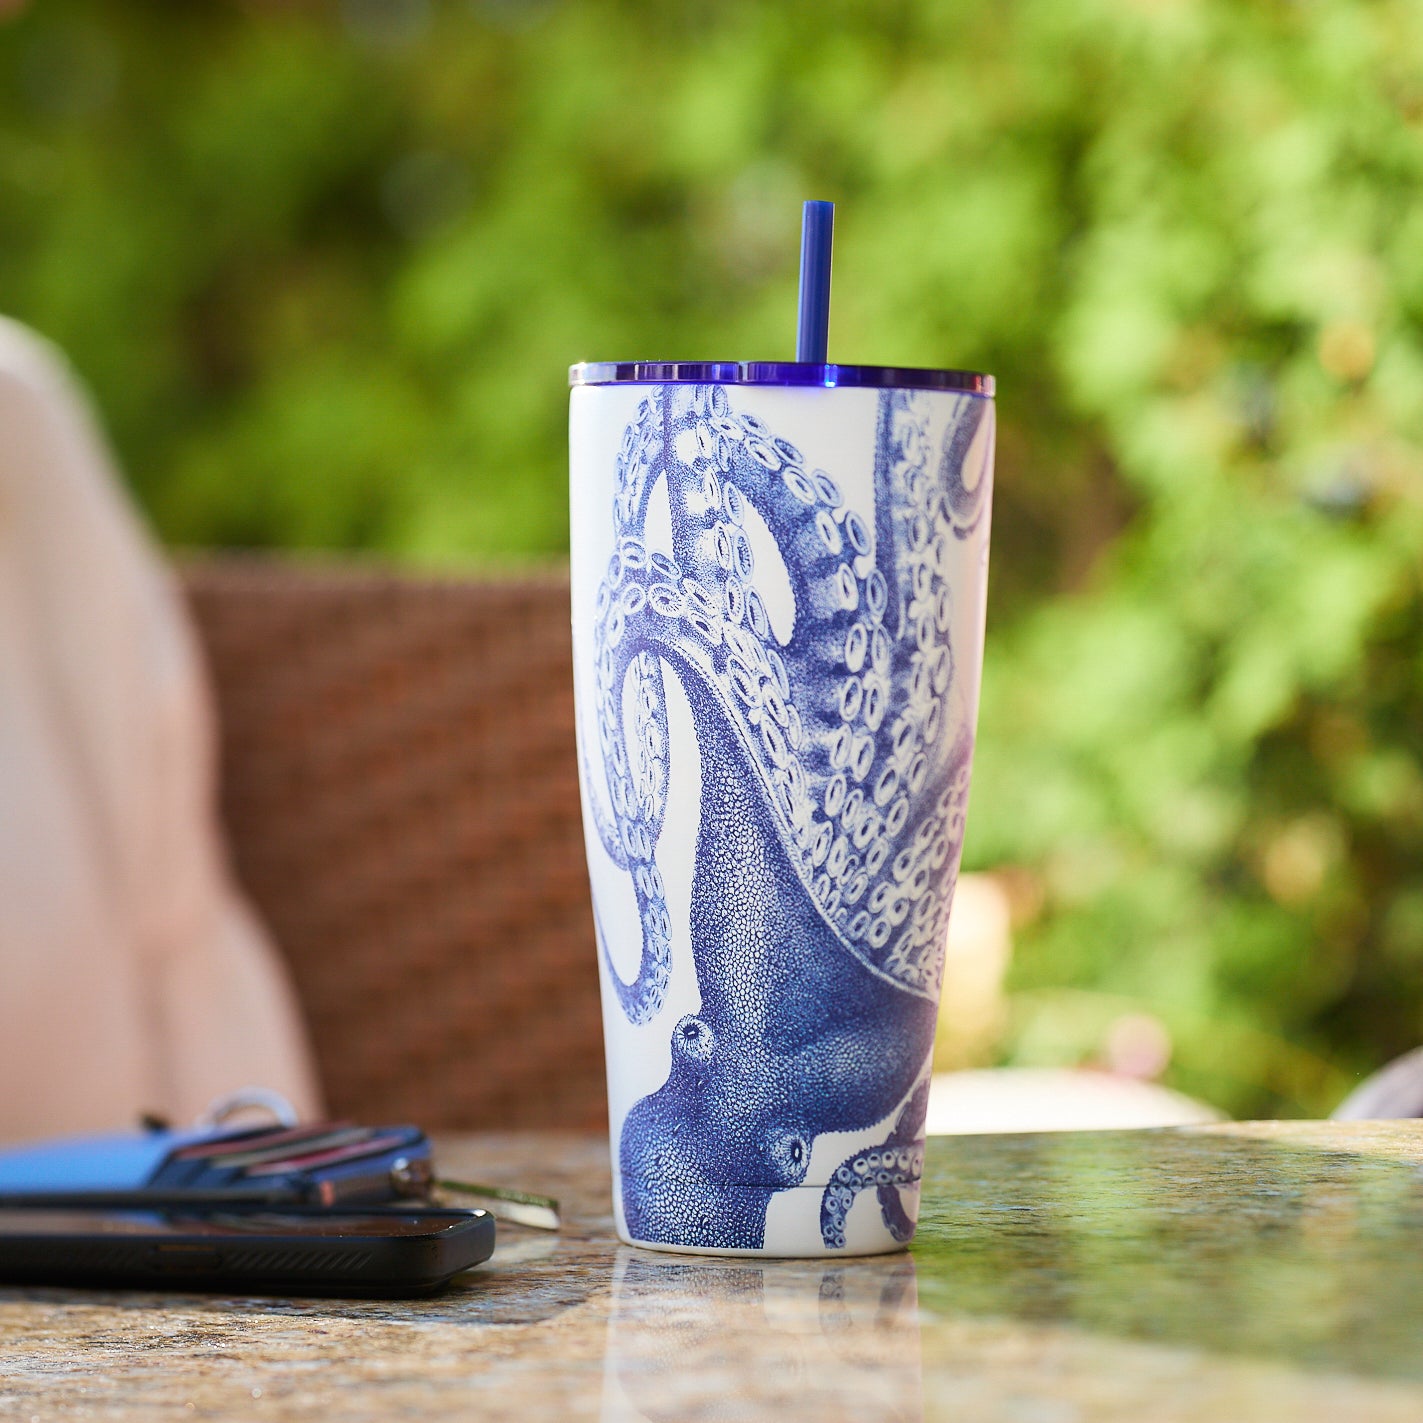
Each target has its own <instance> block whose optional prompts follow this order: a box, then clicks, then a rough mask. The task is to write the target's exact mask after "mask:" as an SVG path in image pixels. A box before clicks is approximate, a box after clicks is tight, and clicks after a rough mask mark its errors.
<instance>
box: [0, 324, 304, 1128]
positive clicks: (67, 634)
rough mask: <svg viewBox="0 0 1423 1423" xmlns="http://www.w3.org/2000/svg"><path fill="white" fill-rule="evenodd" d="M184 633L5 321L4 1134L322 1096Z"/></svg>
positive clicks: (42, 366)
mask: <svg viewBox="0 0 1423 1423" xmlns="http://www.w3.org/2000/svg"><path fill="white" fill-rule="evenodd" d="M213 753H214V731H213V718H212V712H211V708H210V706H209V702H208V693H207V688H206V685H205V681H204V676H203V671H202V667H201V663H200V660H199V657H198V654H197V650H196V645H195V640H194V635H193V633H192V630H191V629H190V627H189V625H188V622H187V618H186V615H185V610H184V608H183V607H182V604H181V602H180V599H179V597H178V594H177V591H176V589H175V588H174V586H173V583H172V581H171V579H170V577H169V576H168V574H167V572H166V570H165V569H164V567H163V565H162V563H161V560H160V558H159V557H158V555H157V553H156V552H155V550H154V548H153V547H152V546H151V544H150V543H149V540H148V538H147V536H146V534H145V532H144V530H143V529H142V528H141V527H140V525H139V523H138V521H137V519H136V518H135V516H134V514H133V512H132V510H131V509H130V507H129V506H128V504H127V502H126V500H125V498H124V496H123V494H122V492H121V490H120V488H119V485H118V481H117V480H116V478H115V476H114V472H113V470H112V467H111V464H110V462H109V459H108V457H107V455H106V452H105V450H104V447H103V444H102V442H101V440H100V438H99V437H98V435H97V432H96V430H95V429H94V427H93V425H92V423H91V421H90V419H89V417H88V414H87V411H86V409H85V407H84V404H83V402H82V400H81V399H80V398H79V397H78V394H77V392H76V390H75V387H74V386H73V384H72V383H71V381H70V379H69V378H68V376H67V374H66V372H65V370H64V369H63V367H62V366H61V364H60V362H59V361H58V359H57V358H56V355H55V353H54V352H52V351H51V350H50V349H49V348H48V347H46V346H45V345H44V344H43V343H41V342H40V341H39V340H37V339H36V338H35V337H34V336H33V335H31V334H30V333H29V332H27V331H26V330H24V329H23V328H22V327H19V326H17V325H15V324H14V323H11V322H5V321H3V320H0V1138H17V1137H22V1136H38V1135H44V1134H48V1133H52V1132H65V1131H77V1130H87V1129H91V1128H106V1127H123V1126H126V1125H128V1124H130V1123H132V1122H133V1121H134V1120H135V1118H136V1115H137V1114H138V1113H139V1112H140V1111H145V1110H147V1111H156V1112H160V1113H164V1114H168V1115H171V1116H172V1117H173V1118H175V1119H176V1120H179V1121H186V1120H187V1119H189V1118H191V1117H192V1116H193V1115H194V1114H196V1113H197V1112H198V1111H200V1110H201V1109H202V1107H203V1106H204V1105H205V1104H206V1103H207V1102H208V1101H209V1100H210V1099H212V1098H213V1097H216V1096H217V1095H219V1094H220V1093H223V1092H227V1091H230V1090H232V1089H234V1088H238V1087H243V1086H247V1085H253V1084H259V1085H264V1086H268V1087H272V1088H275V1089H276V1090H277V1091H279V1092H282V1093H283V1094H285V1095H286V1096H288V1097H289V1098H290V1099H291V1100H292V1101H293V1103H294V1104H295V1105H296V1106H297V1107H298V1108H299V1109H301V1110H302V1112H303V1114H304V1115H305V1114H308V1113H311V1112H314V1111H315V1110H316V1108H317V1106H318V1093H317V1088H316V1084H315V1078H314V1076H313V1073H312V1068H311V1062H310V1057H309V1053H308V1050H307V1047H306V1044H305V1041H304V1037H303V1032H302V1028H301V1024H300V1022H299V1019H298V1016H297V1012H296V1008H295V1003H294V1000H293V997H292V994H291V992H290V989H289V986H288V984H287V982H286V979H285V977H284V974H283V972H282V970H281V968H280V965H279V963H278V960H277V959H276V957H275V955H274V954H273V952H272V949H271V946H270V944H269V943H268V942H267V940H266V938H265V936H264V934H263V931H262V929H261V927H260V926H259V925H258V923H257V922H256V920H255V918H254V917H253V915H252V913H251V911H250V910H249V909H248V908H247V906H246V905H245V904H244V903H243V902H242V900H241V899H240V898H239V896H238V894H237V893H236V892H235V890H234V888H233V885H232V882H231V880H230V879H229V877H228V874H227V870H226V868H225V865H224V860H223V850H222V846H221V843H220V835H219V831H218V828H217V822H216V815H215V773H214V755H213Z"/></svg>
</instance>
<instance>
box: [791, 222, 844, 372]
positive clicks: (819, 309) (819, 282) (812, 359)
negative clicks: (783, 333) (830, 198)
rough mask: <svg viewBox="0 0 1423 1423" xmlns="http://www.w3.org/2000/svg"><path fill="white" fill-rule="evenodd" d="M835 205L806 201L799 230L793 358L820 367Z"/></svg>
mask: <svg viewBox="0 0 1423 1423" xmlns="http://www.w3.org/2000/svg"><path fill="white" fill-rule="evenodd" d="M834 231H835V204H834V203H817V202H809V203H806V205H805V212H804V215H803V216H802V218H801V228H800V311H799V313H798V316H797V319H796V335H795V358H796V360H797V361H803V362H805V363H806V364H808V365H813V366H823V365H824V364H825V353H826V348H827V345H828V341H829V336H830V241H831V237H832V235H833V233H834Z"/></svg>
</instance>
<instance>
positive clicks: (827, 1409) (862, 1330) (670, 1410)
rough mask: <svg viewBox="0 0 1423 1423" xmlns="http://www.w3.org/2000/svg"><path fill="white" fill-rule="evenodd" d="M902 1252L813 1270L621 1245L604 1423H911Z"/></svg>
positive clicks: (915, 1416) (912, 1317) (910, 1311)
mask: <svg viewBox="0 0 1423 1423" xmlns="http://www.w3.org/2000/svg"><path fill="white" fill-rule="evenodd" d="M918 1303H919V1296H918V1288H917V1284H916V1280H915V1273H914V1261H913V1260H912V1259H911V1258H910V1257H909V1256H907V1255H891V1256H882V1257H877V1258H874V1259H868V1260H851V1261H845V1262H842V1263H837V1264H835V1265H830V1266H827V1265H825V1264H824V1263H823V1262H820V1261H793V1260H770V1261H756V1262H754V1263H753V1262H751V1261H745V1260H737V1259H725V1260H717V1259H710V1258H703V1257H693V1256H673V1255H668V1256H664V1257H659V1256H655V1255H652V1254H651V1253H649V1252H646V1251H641V1250H630V1249H627V1248H626V1247H623V1248H621V1249H619V1251H618V1254H617V1260H616V1262H615V1264H614V1267H613V1297H612V1311H611V1315H610V1317H609V1321H608V1344H607V1355H606V1358H605V1362H604V1373H603V1412H602V1419H603V1423H642V1420H646V1423H673V1420H675V1423H700V1420H703V1419H705V1420H712V1419H715V1420H742V1419H745V1420H748V1423H749V1420H752V1419H764V1418H771V1417H777V1416H782V1417H795V1418H802V1417H812V1416H814V1417H818V1418H822V1419H825V1420H833V1419H840V1418H845V1419H849V1418H854V1419H856V1420H857V1423H919V1420H920V1419H922V1418H923V1416H924V1413H923V1393H922V1383H921V1370H920V1343H919V1319H918Z"/></svg>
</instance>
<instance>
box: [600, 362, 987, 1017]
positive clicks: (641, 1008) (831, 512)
mask: <svg viewBox="0 0 1423 1423" xmlns="http://www.w3.org/2000/svg"><path fill="white" fill-rule="evenodd" d="M986 409H987V406H986V402H983V401H982V400H978V399H976V398H970V397H966V398H964V399H963V400H961V401H960V402H958V405H957V408H956V409H955V411H954V412H953V414H952V415H951V418H950V421H949V424H948V426H947V429H946V432H945V436H944V440H943V444H942V451H941V454H940V457H938V458H935V454H936V452H935V451H933V450H931V449H930V442H929V421H928V412H927V409H926V408H925V407H923V406H922V404H921V403H920V402H919V401H918V400H917V399H916V396H915V395H914V393H912V392H904V391H886V392H882V393H881V397H880V416H879V422H878V437H877V450H876V470H875V484H876V512H875V522H874V524H873V526H870V525H869V524H867V523H866V521H865V520H864V519H863V518H861V516H860V515H859V514H858V513H857V512H856V511H854V510H853V509H851V508H849V507H848V506H847V504H846V501H845V499H844V496H843V494H842V492H841V489H840V486H839V485H838V484H837V482H836V481H835V479H834V478H833V477H832V475H831V474H829V473H827V472H826V471H824V470H813V469H812V470H807V468H806V462H805V460H804V458H803V457H802V455H801V453H800V451H799V450H798V449H796V448H795V447H794V446H793V445H791V444H790V443H789V442H787V441H785V440H782V439H779V438H777V437H776V436H775V435H773V433H772V432H771V431H770V430H768V429H767V428H766V426H765V425H764V424H763V423H762V422H761V421H760V420H758V419H757V418H756V417H754V416H753V415H751V414H749V413H747V412H741V413H738V412H736V411H735V410H733V408H732V405H731V400H730V397H729V396H728V393H727V391H726V389H725V388H723V387H719V386H710V387H709V386H696V387H693V386H669V387H665V388H660V389H659V390H657V391H656V392H654V393H653V394H652V395H651V396H649V398H648V399H647V400H644V401H643V403H642V406H641V407H640V408H639V412H638V416H637V418H636V420H635V421H633V422H632V423H630V424H629V426H628V427H627V430H626V432H625V434H624V438H623V443H622V451H621V453H620V456H619V463H618V471H619V492H618V495H617V497H616V500H615V518H616V531H617V546H616V550H615V552H614V554H613V557H612V559H611V560H610V562H609V567H608V570H607V573H606V575H605V577H604V579H603V581H602V583H601V584H600V587H599V589H598V604H597V625H596V628H595V650H596V654H597V665H598V672H597V696H596V700H597V715H598V735H599V745H600V748H601V752H602V762H603V766H602V770H603V774H604V778H605V780H606V785H607V792H608V800H609V801H610V803H611V806H612V815H611V818H610V819H609V818H608V817H603V821H602V823H600V822H599V820H598V817H597V816H596V815H595V825H597V827H598V832H599V835H600V838H601V839H602V840H603V841H604V844H605V845H606V846H608V847H609V853H610V854H611V855H612V857H613V860H614V863H615V864H618V865H619V866H620V867H622V868H625V869H626V870H627V871H628V872H629V873H630V874H631V875H632V876H633V877H634V880H635V883H636V885H637V890H638V906H639V915H640V917H641V920H642V924H643V932H644V937H645V939H649V940H650V941H651V942H652V952H651V953H650V955H648V954H645V955H644V960H645V962H646V963H647V964H649V965H651V971H650V975H649V976H647V977H646V981H643V980H644V975H643V974H642V973H640V974H639V979H638V981H637V982H635V983H634V984H633V985H631V986H629V985H622V988H621V990H620V997H621V999H622V1002H623V1006H624V1010H625V1011H626V1012H628V1013H629V1016H631V1017H633V1019H634V1021H638V1022H643V1021H647V1020H648V1019H649V1018H650V1017H652V1016H654V1015H655V1013H656V1012H657V1010H658V1008H659V1007H660V1002H661V997H660V989H659V988H658V986H657V984H658V982H659V981H662V982H663V983H664V986H665V979H663V978H662V976H661V975H660V974H659V973H658V972H657V970H656V965H657V964H658V963H659V962H660V961H661V959H662V956H663V946H662V941H663V940H664V939H665V938H666V931H667V927H668V926H667V922H666V903H665V897H664V891H663V888H662V885H661V876H660V874H659V873H658V872H657V865H656V853H655V852H656V845H657V840H658V837H659V835H660V831H661V827H662V820H663V816H664V814H665V811H666V795H667V716H666V689H665V685H664V682H663V669H664V667H671V668H673V669H674V671H675V672H676V675H678V676H679V677H683V678H686V677H688V676H690V677H692V678H694V679H695V680H696V681H698V682H699V683H701V684H702V685H704V686H706V687H708V688H709V689H711V690H712V691H713V692H714V694H715V705H716V706H717V707H718V708H719V709H722V708H724V709H727V710H729V711H730V713H731V720H732V723H733V725H734V726H735V727H736V728H737V729H738V731H739V732H740V734H741V737H742V739H743V741H744V743H745V744H746V745H747V746H748V748H749V749H750V751H751V753H752V758H753V761H754V762H755V764H756V766H757V767H758V768H759V770H760V772H761V775H762V776H763V777H764V780H765V782H766V784H767V786H768V787H769V790H770V798H771V808H772V813H773V815H774V817H775V819H776V821H777V823H778V824H779V825H780V828H781V832H780V833H781V834H782V835H783V837H784V839H785V841H786V843H787V846H788V848H789V849H790V850H791V852H792V859H793V862H794V864H795V867H796V872H797V875H798V877H799V878H800V879H801V880H802V882H803V883H804V884H805V886H806V888H807V890H808V891H809V893H810V895H811V897H812V899H813V901H814V903H815V905H816V906H817V909H818V912H819V913H820V915H821V916H822V918H823V919H824V921H825V922H826V924H827V925H828V926H829V927H830V928H831V929H832V931H833V933H834V936H835V937H836V938H837V939H838V940H839V941H840V942H841V943H842V944H843V945H844V946H845V947H846V948H848V949H849V951H850V952H852V953H854V954H855V955H856V956H857V957H859V958H860V959H861V960H862V961H863V962H865V963H866V964H868V965H869V966H870V967H872V968H873V969H874V970H875V971H876V972H878V973H883V974H885V975H887V976H888V977H890V978H892V979H893V980H894V981H895V982H896V983H899V984H901V985H902V986H903V987H905V988H907V989H908V990H910V991H911V992H916V993H919V994H922V995H924V996H926V997H932V996H933V995H935V994H936V993H937V991H938V982H939V974H940V971H941V958H942V944H943V938H944V934H945V931H946V928H947V898H948V897H947V896H946V895H944V894H942V893H939V892H937V887H938V886H940V885H941V884H942V883H943V881H944V880H945V879H947V878H949V877H950V876H951V875H952V873H953V870H954V868H955V866H956V863H957V857H958V853H959V850H960V846H961V842H962V826H963V807H964V801H965V799H966V793H967V766H968V751H969V741H970V734H969V731H968V728H967V726H966V725H965V724H964V722H965V720H966V719H965V718H962V717H958V718H956V717H955V711H956V710H958V709H956V708H955V707H953V706H952V705H951V702H950V696H949V692H950V683H951V681H952V679H953V656H952V650H951V648H950V646H949V628H950V625H951V622H952V614H953V606H952V597H951V593H950V589H949V573H950V566H949V565H950V559H951V554H950V548H951V544H952V542H953V538H954V535H955V533H957V532H958V527H957V524H956V521H957V520H959V519H960V517H961V516H965V515H966V516H968V517H970V518H972V519H974V520H976V519H977V518H978V516H979V515H980V514H981V511H982V507H983V502H984V495H985V492H986V485H987V480H986V479H980V480H979V482H978V487H976V488H975V489H974V490H972V491H967V490H966V489H965V488H964V486H963V483H962V479H961V475H960V472H959V470H958V465H957V463H956V461H960V460H961V458H962V455H963V452H964V451H965V450H967V449H968V448H969V447H970V446H971V444H972V442H973V440H974V438H975V437H976V434H977V431H978V429H979V426H980V424H981V422H982V420H983V419H984V418H989V419H991V415H985V411H986ZM660 480H665V481H666V489H667V497H668V506H669V510H670V515H671V533H672V539H671V547H670V550H659V549H653V548H650V547H649V544H648V541H647V529H646V523H647V512H648V507H649V499H650V496H651V491H652V489H653V487H654V486H655V485H656V484H657V483H658V482H659V481H660ZM748 505H750V506H754V508H755V509H756V510H757V512H758V513H759V514H760V515H761V517H762V518H763V519H764V521H765V523H766V526H767V528H768V530H769V531H770V532H771V535H772V537H773V538H774V539H775V541H776V543H777V545H778V547H779V549H780V550H781V552H782V554H783V558H784V562H785V565H786V572H787V575H788V576H789V578H790V581H791V592H792V595H793V598H794V602H795V624H794V628H793V630H792V632H791V635H790V636H789V638H788V640H787V641H786V642H785V643H784V644H783V643H781V641H780V640H779V639H778V638H777V637H776V635H775V633H774V632H773V630H772V628H771V626H770V618H769V615H768V613H767V609H766V604H765V601H764V599H763V598H762V596H761V593H760V592H759V591H758V588H757V578H756V567H755V562H756V561H755V557H754V554H753V550H752V546H751V540H750V538H749V536H748V533H747V529H746V528H745V514H746V509H747V506H748ZM629 697H630V698H631V702H632V706H633V715H632V719H633V720H634V721H635V723H636V725H635V726H634V727H633V728H632V731H633V734H632V736H631V737H630V736H629V734H628V727H627V726H626V724H625V723H626V721H627V720H628V718H627V717H626V716H625V715H624V712H625V708H626V706H627V703H628V700H629ZM699 704H700V705H707V703H705V701H702V702H700V703H699ZM956 719H957V720H958V721H959V725H958V726H957V727H951V723H952V722H954V721H955V720H956ZM955 732H957V734H955ZM590 798H591V799H592V800H593V801H594V804H595V808H597V809H599V810H600V809H601V805H600V802H599V798H598V797H596V796H590Z"/></svg>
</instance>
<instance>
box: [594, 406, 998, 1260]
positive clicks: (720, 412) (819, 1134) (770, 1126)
mask: <svg viewBox="0 0 1423 1423" xmlns="http://www.w3.org/2000/svg"><path fill="white" fill-rule="evenodd" d="M993 436H994V409H993V400H992V398H991V396H990V395H985V394H981V393H975V392H973V391H965V390H945V389H914V388H901V387H894V386H884V385H881V386H879V387H876V388H866V387H826V386H815V385H782V384H774V383H767V384H758V383H748V382H740V381H729V382H726V383H711V382H705V383H694V382H690V381H686V382H683V381H666V382H661V383H659V382H637V381H627V380H624V381H616V382H610V383H607V384H582V385H575V388H574V389H573V392H572V409H571V419H570V447H571V510H572V524H571V530H572V556H571V563H572V615H573V653H574V664H575V665H574V673H575V687H576V694H577V729H578V750H579V761H580V772H581V778H582V794H583V811H584V828H585V836H586V841H587V851H588V863H589V873H590V878H591V881H592V890H593V904H594V911H595V920H596V929H597V938H598V953H599V958H600V972H601V980H602V993H603V1020H604V1029H605V1039H606V1046H607V1070H608V1098H609V1113H610V1125H611V1134H612V1152H613V1168H614V1183H615V1210H616V1218H617V1226H618V1231H619V1234H620V1235H621V1237H622V1238H623V1239H624V1240H625V1241H627V1242H628V1243H630V1244H637V1245H647V1246H652V1247H655V1248H659V1249H671V1250H685V1251H698V1252H703V1251H705V1252H715V1253H727V1254H765V1255H779V1256H817V1255H839V1254H873V1253H879V1252H882V1251H889V1250H895V1249H899V1248H902V1246H903V1245H904V1244H905V1243H906V1242H907V1241H908V1240H909V1238H910V1237H911V1235H912V1234H913V1230H914V1224H915V1220H916V1216H917V1210H918V1196H919V1180H920V1175H921V1171H922V1166H923V1127H924V1118H925V1111H926V1108H927V1101H928V1086H929V1074H930V1065H931V1059H932V1051H933V1041H934V1026H935V1019H936V1016H937V1009H938V999H939V988H940V981H941V976H942V968H943V956H944V945H945V938H946V934H947V928H948V918H949V907H950V903H951V901H952V898H953V888H954V881H955V876H956V874H957V870H958V863H959V857H960V851H961V847H962V843H963V832H964V816H965V810H966V806H967V800H968V789H969V769H970V760H971V756H972V750H973V737H974V723H975V716H976V713H977V704H978V690H979V676H980V667H981V662H982V649H983V619H984V599H985V590H986V581H987V568H988V533H989V511H990V502H991V484H992V472H993Z"/></svg>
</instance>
